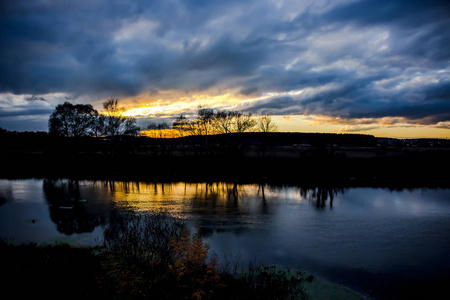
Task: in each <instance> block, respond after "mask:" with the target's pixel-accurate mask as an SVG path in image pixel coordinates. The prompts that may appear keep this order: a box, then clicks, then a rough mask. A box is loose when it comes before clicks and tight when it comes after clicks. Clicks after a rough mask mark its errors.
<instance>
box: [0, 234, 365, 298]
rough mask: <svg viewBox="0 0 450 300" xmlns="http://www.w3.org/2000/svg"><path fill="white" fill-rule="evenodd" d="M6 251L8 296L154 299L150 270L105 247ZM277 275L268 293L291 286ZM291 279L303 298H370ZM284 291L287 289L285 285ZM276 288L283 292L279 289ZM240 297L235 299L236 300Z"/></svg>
mask: <svg viewBox="0 0 450 300" xmlns="http://www.w3.org/2000/svg"><path fill="white" fill-rule="evenodd" d="M0 248H1V253H2V255H1V257H0V260H1V262H2V272H3V273H4V274H5V275H6V279H5V280H4V282H3V286H4V290H3V293H4V294H5V295H6V294H7V295H14V296H15V297H19V298H20V297H21V296H24V297H25V296H26V297H34V298H36V297H40V296H45V297H46V298H50V299H52V298H53V297H64V298H69V299H72V298H73V299H94V298H95V299H99V298H100V299H101V298H102V297H109V298H111V299H143V298H145V297H147V296H150V295H146V294H145V293H144V292H149V291H151V289H150V290H149V289H148V287H145V291H144V290H140V288H142V287H143V283H146V284H149V282H148V280H147V278H145V274H146V272H147V271H145V270H144V269H142V266H141V267H139V266H137V265H125V264H124V263H123V262H120V260H117V257H114V256H112V255H111V253H108V252H107V251H105V249H104V248H102V247H75V246H68V245H53V246H49V245H47V246H37V245H35V244H28V245H13V244H7V243H3V242H2V243H1V244H0ZM273 270H276V272H271V271H270V270H269V271H264V272H266V273H265V274H266V275H265V276H266V277H267V276H269V277H270V276H272V277H273V278H271V279H270V280H268V279H267V278H266V279H264V280H265V282H266V285H265V286H264V287H265V288H266V289H267V288H268V287H267V282H270V283H271V284H275V283H280V282H283V283H286V282H287V281H286V282H285V281H283V280H284V279H280V278H281V277H280V274H283V276H285V274H287V273H282V272H281V271H280V270H281V269H279V268H276V269H273ZM267 274H268V275H267ZM291 274H301V280H300V281H298V282H301V283H300V284H301V286H300V290H302V291H303V292H302V293H300V294H299V295H303V298H301V299H310V300H321V299H336V300H341V299H342V300H344V299H346V300H361V299H365V298H364V297H362V296H361V295H359V294H357V293H356V292H354V291H352V290H350V289H348V288H346V287H342V286H339V285H336V284H333V283H331V282H328V281H325V280H323V279H320V278H317V277H315V276H313V275H311V274H308V273H306V272H297V271H295V272H294V273H291ZM161 275H163V274H161ZM222 276H223V275H222ZM288 276H290V275H288ZM296 276H297V275H296ZM286 278H288V277H286ZM289 278H291V277H289ZM280 280H281V281H280ZM290 280H291V279H290ZM216 284H217V288H218V289H221V290H224V289H225V287H224V284H226V285H230V284H231V285H233V284H234V285H236V286H235V287H233V286H228V287H227V288H226V290H229V289H234V288H238V289H239V288H241V289H242V286H241V285H242V282H238V281H235V280H230V279H226V280H225V281H224V279H222V280H221V281H218V282H217V283H216ZM282 286H286V285H285V284H284V285H283V284H282ZM173 288H174V287H172V288H171V289H173ZM276 288H277V289H278V288H279V286H277V287H276ZM291 289H292V287H291ZM169 290H170V289H169ZM294 290H296V289H294ZM222 292H223V291H222ZM304 292H306V294H305V293H304ZM247 293H248V291H247ZM212 295H213V294H210V295H209V296H207V295H203V297H202V299H208V298H213V299H217V297H214V296H212ZM306 295H307V296H306ZM235 296H236V295H233V299H234V298H235ZM247 296H248V294H247ZM218 298H221V297H218ZM222 298H223V297H222ZM223 299H225V298H223ZM230 299H231V298H230Z"/></svg>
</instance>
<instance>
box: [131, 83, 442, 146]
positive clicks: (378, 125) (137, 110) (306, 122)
mask: <svg viewBox="0 0 450 300" xmlns="http://www.w3.org/2000/svg"><path fill="white" fill-rule="evenodd" d="M308 92H309V91H308V90H307V89H305V90H298V91H290V92H284V93H266V94H264V95H261V96H259V97H248V98H245V97H242V96H237V97H236V96H234V95H233V94H232V93H225V94H220V95H208V94H199V95H190V96H179V97H177V98H176V99H173V98H171V97H173V96H178V95H173V94H170V95H169V97H164V95H163V96H161V95H159V96H160V98H159V99H157V100H149V99H148V98H147V99H145V97H142V98H139V100H136V99H134V100H133V99H131V100H130V99H128V101H127V99H124V100H125V103H128V105H127V106H128V107H127V109H126V111H125V112H124V115H125V116H130V117H135V118H138V119H139V118H146V119H149V122H152V121H151V119H152V118H160V119H161V118H163V119H164V118H166V119H167V120H168V121H167V123H168V124H169V125H171V123H172V121H173V119H174V118H176V117H178V116H180V115H181V114H184V115H187V117H188V118H189V116H190V117H191V118H194V117H195V116H196V113H197V109H198V107H199V106H203V107H208V108H213V109H217V110H219V109H220V110H223V109H225V110H237V111H243V112H244V113H245V112H246V109H247V108H251V107H252V106H253V105H254V104H255V103H257V102H258V101H264V100H265V99H268V98H271V97H280V96H289V95H300V94H302V93H308ZM269 114H271V113H270V112H269ZM271 115H272V119H273V120H274V121H275V122H276V124H277V125H278V131H280V132H319V133H359V134H370V135H374V136H377V137H393V138H448V137H450V131H449V128H450V122H441V123H439V124H435V125H427V124H417V123H411V122H409V121H408V120H407V119H405V118H401V117H382V118H358V119H344V118H339V117H331V116H324V115H277V114H276V113H273V114H271ZM142 134H143V135H147V136H153V135H160V134H161V132H158V133H156V131H146V132H143V133H142ZM163 135H164V136H167V137H169V136H170V137H174V136H175V135H176V134H175V133H172V132H169V131H167V132H164V134H163Z"/></svg>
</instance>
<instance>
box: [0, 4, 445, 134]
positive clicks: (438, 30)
mask: <svg viewBox="0 0 450 300" xmlns="http://www.w3.org/2000/svg"><path fill="white" fill-rule="evenodd" d="M448 28H450V5H449V4H448V1H436V0H432V1H407V0H395V1H388V0H360V1H348V0H334V1H312V0H311V1H309V0H308V1H307V0H305V1H283V2H276V1H261V0H248V1H237V0H236V1H219V0H217V1H206V0H198V1H181V0H166V1H144V0H136V1H119V0H110V1H106V0H94V1H88V0H84V1H56V0H55V1H41V0H36V1H25V0H16V1H2V3H1V4H0V104H1V103H4V105H2V106H0V115H3V116H6V115H8V114H9V113H12V112H13V113H14V114H19V111H22V112H23V114H24V115H26V114H30V113H31V114H32V113H33V112H34V110H33V107H30V108H29V110H28V111H27V108H23V109H20V110H14V109H12V108H11V107H8V105H13V104H12V103H13V102H8V101H6V100H4V101H3V102H2V97H6V96H4V95H6V94H7V93H10V94H13V95H28V96H27V97H28V98H27V99H28V100H29V101H28V102H29V103H33V102H37V100H41V101H42V100H43V99H47V96H42V95H47V94H51V93H64V94H67V95H72V98H73V99H75V100H80V99H87V100H86V101H89V100H95V99H104V98H106V97H119V98H120V97H126V96H134V95H138V94H141V93H154V91H157V90H180V91H183V92H186V93H188V92H190V91H202V90H205V89H214V88H218V89H221V90H227V89H232V90H234V91H236V90H238V91H240V92H241V94H242V95H245V96H249V97H262V96H264V95H265V94H267V93H273V94H275V95H274V96H273V97H269V98H268V97H262V98H263V99H262V100H260V101H257V102H255V103H254V104H253V106H251V105H250V106H248V105H247V106H246V110H248V111H250V112H255V113H257V112H263V111H264V112H272V113H277V114H323V115H329V116H333V117H342V118H377V117H386V116H388V117H404V118H406V119H410V120H411V121H417V122H422V123H430V124H431V123H433V122H434V123H437V122H442V121H448V120H449V119H450V117H449V114H448V113H446V112H447V111H450V109H449V108H450V105H449V102H450V50H449V48H448V45H449V44H450V31H449V30H448ZM302 90H303V91H304V92H303V93H298V94H295V95H289V94H288V93H289V92H290V91H302ZM2 95H3V96H2ZM41 98H42V99H41ZM58 99H59V98H58ZM31 100H36V101H31ZM60 100H61V101H63V99H62V98H61V99H60ZM83 101H84V100H83ZM55 103H56V102H54V101H53V102H52V101H49V105H50V104H52V105H53V104H55ZM21 105H22V104H21ZM23 105H25V104H23ZM45 109H49V106H45ZM36 113H38V112H36ZM3 119H5V118H4V117H3ZM0 122H1V121H0ZM0 126H1V124H0Z"/></svg>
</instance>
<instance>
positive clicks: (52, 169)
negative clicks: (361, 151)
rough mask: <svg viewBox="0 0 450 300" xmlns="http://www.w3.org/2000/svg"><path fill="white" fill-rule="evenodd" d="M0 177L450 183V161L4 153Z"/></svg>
mask: <svg viewBox="0 0 450 300" xmlns="http://www.w3.org/2000/svg"><path fill="white" fill-rule="evenodd" d="M2 159H3V160H4V161H5V163H4V164H3V166H2V168H1V170H0V178H5V179H21V178H22V179H26V178H73V179H86V180H117V181H148V182H180V181H183V182H219V181H222V182H236V183H269V184H281V185H283V184H293V185H316V186H373V187H389V186H392V187H450V182H449V181H448V178H447V176H446V175H445V174H446V173H444V172H446V170H448V167H449V163H448V161H444V160H442V158H440V157H439V156H437V157H435V158H433V157H429V158H340V159H301V158H276V157H275V158H263V159H261V158H227V157H207V156H204V157H202V156H200V157H148V156H137V155H135V156H122V157H113V158H111V157H107V156H102V155H78V156H71V157H56V156H54V157H45V156H43V155H40V154H13V155H3V156H2Z"/></svg>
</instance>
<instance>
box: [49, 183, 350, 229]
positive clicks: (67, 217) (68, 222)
mask: <svg viewBox="0 0 450 300" xmlns="http://www.w3.org/2000/svg"><path fill="white" fill-rule="evenodd" d="M294 188H295V189H296V190H298V191H299V196H298V200H299V201H301V200H302V199H305V200H307V201H309V202H310V203H311V204H313V205H314V206H315V207H317V208H318V209H323V208H325V207H326V206H327V205H329V207H330V208H332V207H333V200H334V198H335V196H336V195H338V194H339V193H344V192H345V189H344V188H339V187H329V186H315V187H314V186H308V187H300V186H297V187H294ZM43 189H44V194H45V197H46V199H47V201H48V203H49V204H50V217H51V219H52V221H53V222H54V223H55V224H57V229H58V231H59V232H62V233H66V234H73V233H82V232H92V231H93V230H94V229H95V227H96V226H99V225H103V224H104V223H105V217H106V216H104V215H102V214H101V213H96V212H95V211H93V209H92V207H91V208H90V207H89V205H87V201H88V199H89V198H92V199H95V198H99V199H104V197H105V196H106V198H107V199H108V200H107V202H110V203H111V204H112V205H116V206H117V207H120V206H126V207H128V208H130V209H132V210H134V211H141V212H145V211H147V212H157V211H166V212H168V213H170V214H172V215H173V216H175V217H177V218H181V219H186V220H187V219H189V220H191V221H193V222H194V223H195V224H196V225H195V226H196V227H197V228H199V229H200V230H201V231H202V232H211V230H232V231H234V230H236V231H241V230H244V229H245V228H253V227H255V226H256V227H257V226H259V225H258V224H261V223H264V222H265V221H263V220H265V218H267V216H269V218H270V216H271V215H272V214H273V213H274V211H275V210H276V209H277V207H278V206H279V204H278V201H279V200H278V199H280V201H284V200H283V199H287V198H285V196H284V193H285V192H286V191H288V190H290V189H286V188H285V187H284V186H274V185H269V184H237V183H226V182H214V183H145V182H124V181H97V182H95V181H94V182H89V184H86V182H82V188H81V189H80V182H79V181H78V180H51V179H46V180H44V183H43ZM91 193H96V194H92V195H91ZM109 199H110V200H112V201H110V200H109ZM101 201H104V200H101ZM264 216H266V217H264Z"/></svg>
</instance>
